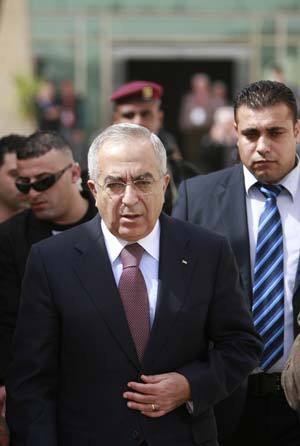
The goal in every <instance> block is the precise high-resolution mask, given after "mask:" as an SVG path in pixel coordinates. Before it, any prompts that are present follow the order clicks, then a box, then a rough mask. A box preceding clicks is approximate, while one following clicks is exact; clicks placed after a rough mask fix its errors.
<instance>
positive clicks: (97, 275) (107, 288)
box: [7, 215, 261, 446]
mask: <svg viewBox="0 0 300 446" xmlns="http://www.w3.org/2000/svg"><path fill="white" fill-rule="evenodd" d="M183 260H184V262H183ZM260 349H261V345H260V341H259V340H258V338H257V335H256V334H255V332H254V330H253V326H252V323H251V317H250V314H249V311H248V309H247V307H246V305H245V303H244V301H243V298H242V294H241V291H240V287H239V283H238V276H237V271H236V266H235V262H234V259H233V255H232V253H231V251H230V248H229V245H228V243H227V242H226V241H225V239H224V238H222V237H219V236H216V235H214V234H211V233H210V232H208V231H204V230H201V229H199V228H198V227H196V226H193V225H189V224H187V223H185V222H179V221H177V220H175V219H171V218H169V217H167V216H166V215H162V217H161V242H160V262H159V293H158V302H157V308H156V315H155V320H154V324H153V327H152V330H151V334H150V340H149V343H148V345H147V348H146V351H145V355H144V359H143V362H142V364H140V363H139V361H138V358H137V354H136V351H135V347H134V344H133V341H132V338H131V335H130V332H129V328H128V325H127V321H126V316H125V313H124V310H123V307H122V304H121V300H120V296H119V293H118V289H117V287H116V284H115V280H114V276H113V272H112V268H111V265H110V261H109V258H108V255H107V251H106V248H105V243H104V239H103V234H102V232H101V225H100V219H99V217H96V218H95V219H93V220H92V221H91V222H88V223H86V224H84V225H81V226H79V227H77V228H74V229H72V230H70V231H66V232H65V233H64V234H62V235H58V236H56V237H52V238H49V239H48V240H45V241H43V242H41V243H39V244H37V245H35V246H34V247H33V249H32V252H31V255H30V257H29V261H28V265H27V272H26V274H25V279H24V284H23V293H22V299H21V308H20V313H19V320H18V325H17V330H16V337H15V352H14V357H15V359H14V362H13V365H12V367H11V371H10V373H9V377H8V381H7V389H8V401H7V417H8V423H9V428H10V430H11V435H12V444H13V446H25V445H26V446H27V445H28V446H29V445H30V446H40V445H43V446H56V445H59V446H65V445H68V446H71V445H72V446H88V445H89V446H98V445H100V444H103V445H112V446H119V445H121V444H122V445H123V446H130V445H136V444H140V442H142V441H143V439H145V440H146V441H147V443H148V445H155V446H174V445H175V446H176V445H182V446H183V445H185V446H190V445H193V444H199V445H200V444H201V445H206V446H216V445H217V440H216V427H215V420H214V416H213V412H212V410H211V406H212V405H213V404H215V403H216V402H217V401H218V400H220V399H222V398H224V397H225V396H227V395H228V394H229V393H230V392H232V391H233V389H234V388H236V387H237V386H238V385H239V384H240V382H241V381H242V380H243V379H244V378H245V377H246V376H247V374H248V373H249V371H250V370H251V369H252V368H253V367H255V365H256V364H257V362H258V356H259V354H260ZM171 371H177V372H179V373H182V374H183V375H184V376H186V377H187V379H188V380H189V382H190V386H191V393H192V400H193V403H194V414H193V416H191V415H189V413H188V411H187V409H186V407H185V405H183V406H181V407H179V408H177V409H176V410H174V411H172V412H171V413H169V414H167V415H165V416H163V417H160V418H157V419H151V418H147V417H145V416H143V415H141V414H140V413H138V412H136V411H132V410H130V409H129V408H127V405H126V402H125V400H124V399H123V397H122V394H123V392H124V390H125V389H126V384H127V383H128V381H129V380H138V379H139V375H140V373H146V374H157V373H164V372H171Z"/></svg>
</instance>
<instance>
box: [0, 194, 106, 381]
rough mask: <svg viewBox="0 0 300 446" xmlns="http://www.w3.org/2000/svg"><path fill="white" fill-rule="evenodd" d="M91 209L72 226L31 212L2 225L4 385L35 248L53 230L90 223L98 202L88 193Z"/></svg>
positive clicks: (0, 361)
mask: <svg viewBox="0 0 300 446" xmlns="http://www.w3.org/2000/svg"><path fill="white" fill-rule="evenodd" d="M84 196H85V198H86V199H88V200H89V207H88V211H87V213H86V214H85V215H84V217H83V218H82V219H81V220H80V221H78V222H76V224H72V225H64V226H62V225H55V224H53V223H51V222H47V221H43V220H39V219H37V218H36V217H35V215H34V213H33V212H32V210H31V209H27V210H25V211H23V212H21V213H20V214H17V215H16V216H14V217H12V218H10V219H9V220H7V221H5V222H4V223H1V224H0V383H3V381H4V379H5V375H6V372H7V368H8V365H9V363H10V360H11V343H12V336H13V333H14V330H15V326H16V319H17V313H18V308H19V300H20V293H21V284H22V279H23V275H24V271H25V266H26V261H27V257H28V254H29V251H30V248H31V246H32V245H33V244H34V243H36V242H39V241H40V240H43V239H45V238H48V237H50V236H51V235H52V231H53V230H56V231H64V230H66V229H69V228H70V227H72V226H75V225H78V224H80V223H83V222H85V221H88V220H90V219H91V218H92V217H94V215H95V214H96V211H97V209H96V207H95V204H94V199H93V198H92V197H91V195H90V194H85V193H84Z"/></svg>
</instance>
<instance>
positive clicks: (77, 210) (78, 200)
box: [0, 132, 96, 390]
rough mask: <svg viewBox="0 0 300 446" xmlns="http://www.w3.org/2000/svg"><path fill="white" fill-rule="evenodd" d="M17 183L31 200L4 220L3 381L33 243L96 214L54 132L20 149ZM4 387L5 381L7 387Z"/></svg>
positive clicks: (0, 284)
mask: <svg viewBox="0 0 300 446" xmlns="http://www.w3.org/2000/svg"><path fill="white" fill-rule="evenodd" d="M17 157H18V160H17V167H18V177H17V178H16V181H15V185H16V190H18V191H19V192H20V193H22V195H24V196H25V197H26V199H27V200H28V202H29V204H30V209H27V210H25V211H23V212H21V213H19V214H18V215H16V216H15V217H13V218H11V219H9V220H7V221H6V222H4V223H2V224H1V225H0V384H2V385H3V384H4V381H5V376H6V372H7V368H8V365H9V362H10V354H11V341H12V336H13V333H14V329H15V323H16V317H17V312H18V307H19V296H20V288H21V281H22V278H23V274H24V270H25V264H26V260H27V256H28V253H29V250H30V248H31V245H32V244H33V243H35V242H38V241H40V240H42V239H44V238H47V237H50V236H51V235H55V234H57V233H59V232H62V231H64V230H66V229H68V228H71V227H73V226H75V225H77V224H79V223H82V222H84V221H87V220H89V219H90V218H92V217H93V216H94V215H95V212H96V208H95V206H94V203H93V201H92V199H91V196H90V195H89V194H87V193H81V192H80V190H79V187H78V183H79V181H80V167H79V166H78V164H77V163H75V162H74V159H73V156H72V151H71V148H70V147H69V146H68V144H67V143H66V142H65V141H64V140H63V139H62V138H61V137H60V136H59V135H58V134H56V133H54V132H37V133H34V134H33V135H31V136H29V137H28V138H27V139H26V141H25V144H24V145H23V147H22V150H19V151H18V153H17ZM2 390H3V387H2Z"/></svg>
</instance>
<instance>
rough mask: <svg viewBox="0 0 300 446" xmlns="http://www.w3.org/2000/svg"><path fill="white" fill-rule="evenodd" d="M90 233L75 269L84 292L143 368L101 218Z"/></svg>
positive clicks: (90, 227) (80, 244)
mask: <svg viewBox="0 0 300 446" xmlns="http://www.w3.org/2000/svg"><path fill="white" fill-rule="evenodd" d="M86 228H87V233H86V234H85V237H83V238H82V239H81V240H80V241H78V242H77V243H76V245H75V250H76V256H75V261H74V265H73V267H74V269H75V272H76V274H77V275H78V277H79V279H80V281H81V284H82V286H83V288H84V289H85V290H86V292H87V294H88V295H89V297H90V298H91V300H92V301H93V302H94V304H95V306H96V308H97V309H98V311H99V312H100V313H101V316H102V317H103V319H104V320H105V322H106V324H107V326H108V327H109V329H110V331H111V334H112V336H114V337H115V338H116V340H117V342H118V343H119V345H120V347H121V348H122V349H123V350H124V352H125V353H126V355H127V356H128V358H129V359H130V360H131V361H132V363H133V364H134V365H135V366H136V367H137V368H139V361H138V358H137V354H136V350H135V346H134V343H133V340H132V337H131V334H130V331H129V328H128V324H127V320H126V316H125V313H124V310H123V306H122V303H121V299H120V295H119V292H118V289H117V286H116V283H115V279H114V275H113V271H112V268H111V264H110V260H109V257H108V255H107V251H106V247H105V243H104V238H103V234H102V231H101V225H100V218H99V217H98V216H96V217H95V218H94V219H93V220H91V221H90V222H89V223H87V225H86Z"/></svg>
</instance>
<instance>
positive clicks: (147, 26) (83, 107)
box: [0, 0, 300, 173]
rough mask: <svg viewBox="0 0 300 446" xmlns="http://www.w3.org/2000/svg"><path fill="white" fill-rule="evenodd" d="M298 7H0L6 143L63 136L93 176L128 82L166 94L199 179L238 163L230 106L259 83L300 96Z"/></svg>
mask: <svg viewBox="0 0 300 446" xmlns="http://www.w3.org/2000/svg"><path fill="white" fill-rule="evenodd" d="M299 18H300V4H299V2H298V1H295V0H266V1H265V2H259V1H256V0H253V1H252V2H251V3H250V2H246V1H244V0H239V1H235V0H230V1H228V0H227V1H217V0H212V1H210V2H202V1H201V2H199V1H195V0H168V1H164V2H153V1H150V0H143V1H140V0H139V1H138V0H122V1H121V0H102V1H101V2H99V1H97V0H76V1H70V0H59V1H58V0H57V1H56V0H0V52H1V74H0V91H1V93H2V95H1V96H2V100H1V103H0V136H4V135H6V134H9V133H12V132H13V133H21V134H25V135H28V134H30V133H31V132H33V131H34V130H36V129H41V130H55V131H58V132H60V133H61V134H62V135H63V136H64V137H65V138H66V139H67V140H68V142H69V143H70V144H71V146H72V149H73V152H74V157H75V159H76V160H77V161H78V162H79V163H80V165H81V166H82V167H83V168H85V167H86V153H87V148H88V146H89V144H90V141H91V138H92V137H93V136H94V135H95V133H97V132H98V131H99V130H101V129H103V128H104V127H105V126H107V125H108V124H110V123H111V122H112V103H111V101H110V99H109V98H110V96H111V94H112V92H113V91H114V90H115V89H116V88H118V87H119V86H120V85H122V84H124V83H125V82H129V81H133V80H138V79H141V80H149V81H152V82H156V83H158V84H160V85H161V86H162V87H163V90H164V92H163V96H162V103H161V108H162V109H163V112H164V122H163V127H164V128H165V129H167V130H168V131H169V132H170V133H171V134H172V136H173V137H174V139H175V140H176V142H177V146H178V148H179V152H180V156H181V157H182V158H183V159H184V160H186V161H187V162H190V163H193V165H194V166H196V168H197V169H198V171H199V172H201V173H207V172H210V171H214V170H218V169H221V168H223V167H226V166H229V165H232V164H234V163H235V162H237V161H238V159H237V151H236V137H235V132H234V128H233V112H232V108H231V103H232V99H233V97H234V95H235V93H236V92H237V91H238V90H239V89H240V88H241V87H243V86H244V85H246V84H247V83H249V82H252V81H255V80H257V79H264V78H265V79H273V80H279V81H284V82H286V83H287V84H288V85H289V86H290V87H291V88H292V89H293V91H294V93H295V94H296V95H297V96H298V95H299V94H298V93H299V92H298V90H299V80H298V79H299V77H298V75H297V73H299V67H300V43H299V42H300V39H299V37H300V25H299V24H300V20H299Z"/></svg>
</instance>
